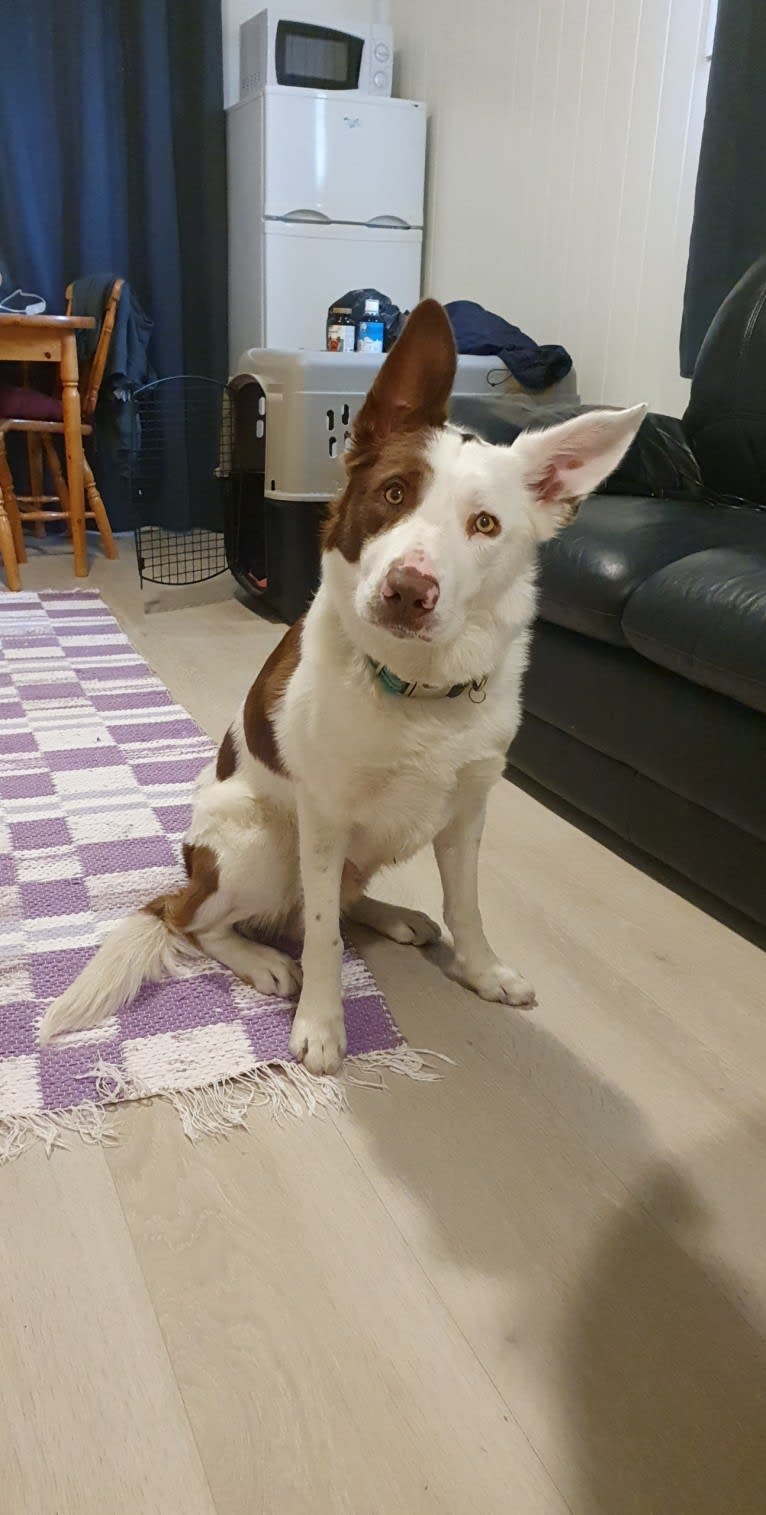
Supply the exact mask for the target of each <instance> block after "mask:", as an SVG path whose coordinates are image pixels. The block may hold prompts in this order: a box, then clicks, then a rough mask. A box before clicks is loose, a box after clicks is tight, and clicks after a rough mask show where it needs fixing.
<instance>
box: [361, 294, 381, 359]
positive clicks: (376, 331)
mask: <svg viewBox="0 0 766 1515" xmlns="http://www.w3.org/2000/svg"><path fill="white" fill-rule="evenodd" d="M384 332H385V327H384V325H383V322H382V321H381V319H380V300H375V299H373V298H370V299H367V300H365V302H364V318H363V319H362V320H361V321H360V322H359V326H358V327H357V333H356V350H357V352H382V351H383V336H384Z"/></svg>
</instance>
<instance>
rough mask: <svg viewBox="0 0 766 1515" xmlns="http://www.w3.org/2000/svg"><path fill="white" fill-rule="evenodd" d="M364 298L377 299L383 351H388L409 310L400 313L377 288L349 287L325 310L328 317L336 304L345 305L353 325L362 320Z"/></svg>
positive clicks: (396, 306)
mask: <svg viewBox="0 0 766 1515" xmlns="http://www.w3.org/2000/svg"><path fill="white" fill-rule="evenodd" d="M365 300H377V301H378V303H379V305H380V320H381V321H382V322H383V351H384V352H388V349H389V348H390V347H393V345H394V342H395V341H396V339H397V337H398V335H399V333H400V331H401V329H402V327H403V325H404V322H405V317H406V316H407V315H409V311H406V312H404V314H403V313H402V311H401V310H400V309H399V306H398V305H394V303H393V301H392V300H389V298H388V295H382V294H381V292H380V290H379V289H350V290H349V291H348V293H347V294H345V295H341V296H340V298H339V299H338V300H333V302H332V305H331V306H330V309H329V310H328V312H327V319H328V321H329V319H330V311H332V310H334V309H335V307H336V306H337V305H341V306H345V307H346V309H348V310H350V311H351V319H352V321H353V323H354V325H355V326H357V325H358V323H359V322H360V321H363V320H364V302H365Z"/></svg>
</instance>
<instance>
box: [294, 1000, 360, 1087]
mask: <svg viewBox="0 0 766 1515" xmlns="http://www.w3.org/2000/svg"><path fill="white" fill-rule="evenodd" d="M290 1051H291V1053H292V1055H293V1057H294V1058H295V1060H296V1062H299V1063H303V1066H304V1068H307V1069H308V1071H309V1073H337V1072H338V1069H339V1068H340V1066H341V1063H342V1062H343V1059H344V1057H345V1055H346V1026H345V1022H344V1019H343V1011H342V1009H339V1010H338V1011H337V1012H334V1013H330V1014H325V1015H317V1014H316V1013H313V1014H312V1013H310V1012H309V1011H307V1010H302V1009H301V1007H300V1004H299V1005H298V1009H297V1010H296V1012H295V1020H294V1021H293V1029H292V1032H291V1035H290Z"/></svg>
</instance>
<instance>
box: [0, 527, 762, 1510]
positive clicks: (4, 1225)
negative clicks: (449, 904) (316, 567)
mask: <svg viewBox="0 0 766 1515" xmlns="http://www.w3.org/2000/svg"><path fill="white" fill-rule="evenodd" d="M89 582H90V584H91V585H92V586H94V587H97V588H99V589H100V590H101V591H102V592H103V594H104V597H105V599H106V600H107V601H108V603H109V604H110V605H111V606H112V608H113V610H114V611H115V613H116V615H117V616H118V618H119V620H120V621H121V623H122V624H123V626H124V627H125V628H126V629H127V631H128V632H129V634H130V636H131V637H132V639H133V641H134V642H135V644H136V646H137V647H138V648H139V649H140V651H141V652H142V653H143V654H144V656H145V657H146V658H147V659H148V661H149V662H150V663H151V664H152V666H153V667H154V668H155V669H156V670H157V672H158V673H159V674H160V676H161V677H162V678H163V679H164V680H165V682H166V683H167V685H168V687H169V688H170V690H171V691H172V693H173V695H174V696H175V697H176V699H178V700H179V701H180V702H181V703H182V704H183V705H185V706H186V707H187V708H188V709H189V710H190V711H191V713H192V714H193V715H194V716H195V717H196V718H197V720H199V721H200V722H201V723H202V725H203V726H205V727H206V728H207V730H208V731H209V732H210V733H211V734H212V735H213V736H215V737H218V736H219V735H220V734H221V732H222V731H223V729H224V727H225V725H226V724H227V722H228V719H229V716H230V713H231V711H232V709H233V707H234V706H235V704H236V702H237V701H238V699H239V698H240V696H241V695H242V693H243V691H244V690H245V688H246V687H247V685H248V684H249V682H250V681H251V679H252V678H253V676H254V673H255V671H256V670H257V668H258V666H259V664H260V662H261V661H262V659H263V657H264V655H265V653H266V652H267V651H268V650H269V648H270V647H271V646H272V645H273V643H274V641H275V640H276V637H277V634H278V632H277V628H275V627H273V626H270V625H268V624H266V623H264V622H262V621H260V620H259V619H258V618H257V617H256V616H254V615H253V614H252V613H251V612H250V611H248V610H247V609H246V608H245V607H244V606H243V605H241V604H239V603H238V602H237V600H236V599H235V598H234V597H233V596H232V595H231V594H230V592H229V586H228V584H227V583H226V582H225V581H219V583H218V584H217V586H214V588H213V591H212V592H213V595H214V596H216V595H217V596H218V598H217V599H215V598H214V601H213V602H212V603H209V604H207V605H206V606H205V605H201V606H200V605H197V606H196V607H194V608H187V609H180V610H172V611H167V610H164V609H163V610H154V611H153V612H152V613H145V609H144V606H143V605H142V598H141V595H140V593H139V590H138V587H137V582H136V578H135V567H134V561H133V555H132V548H131V544H130V543H129V542H126V543H125V544H124V545H123V547H122V557H121V560H120V561H119V562H117V563H105V562H103V561H101V560H98V561H96V563H95V566H94V568H93V572H92V574H91V578H90V581H89ZM24 584H25V587H26V588H30V589H37V588H42V587H46V586H55V587H64V586H71V585H72V584H73V580H72V578H71V566H70V559H69V557H68V555H66V554H64V555H63V556H62V555H61V554H60V553H56V552H55V551H53V550H48V551H47V552H46V553H44V554H38V555H37V556H36V558H35V560H34V561H33V562H32V563H30V565H29V566H28V567H27V568H25V569H24ZM169 600H170V601H173V595H172V593H171V592H166V593H165V595H164V601H165V603H167V602H168V601H169ZM482 883H483V897H484V903H485V912H486V917H487V920H488V923H489V928H490V934H491V936H492V937H493V939H494V941H495V942H496V944H497V946H498V947H499V948H500V949H502V950H503V951H504V952H507V953H508V954H509V955H510V956H512V958H513V961H514V962H515V963H516V964H517V965H518V966H519V968H520V969H521V970H522V971H523V972H524V973H525V974H527V975H528V976H529V977H530V978H531V979H532V980H533V982H534V983H535V985H536V987H537V991H538V995H539V1002H540V1003H539V1008H538V1009H537V1010H536V1011H535V1013H534V1014H532V1015H530V1016H524V1015H522V1014H520V1013H516V1012H513V1011H505V1010H501V1009H500V1008H499V1007H498V1008H495V1007H492V1006H489V1005H485V1004H482V1003H481V1002H479V1001H478V1000H476V999H474V998H473V997H472V996H471V995H469V994H467V993H466V992H464V991H463V990H461V989H460V988H458V987H456V986H455V985H454V984H450V983H448V982H447V980H446V979H445V978H443V977H442V976H441V975H440V973H439V971H438V969H437V967H436V965H435V964H434V963H433V962H432V961H430V960H429V959H428V958H427V957H425V956H423V955H421V954H419V953H418V952H416V951H413V950H412V949H407V948H398V947H396V946H393V945H392V944H390V943H386V942H382V941H380V940H375V939H372V938H366V939H364V942H363V946H364V951H365V953H366V955H367V957H368V960H369V962H370V964H371V965H372V968H373V970H374V972H375V973H376V975H377V977H378V980H379V982H380V983H381V985H382V986H383V988H384V990H385V992H386V994H387V995H388V997H389V1000H390V1003H391V1006H392V1009H393V1012H394V1014H395V1016H396V1019H397V1021H398V1023H399V1025H400V1026H401V1028H402V1030H403V1032H404V1033H405V1035H406V1036H407V1038H408V1039H409V1041H410V1042H411V1043H412V1044H413V1045H414V1046H420V1047H423V1046H425V1047H432V1048H437V1049H439V1050H440V1051H442V1052H445V1053H447V1054H449V1055H450V1056H451V1057H453V1058H454V1059H455V1061H456V1064H457V1066H456V1067H455V1068H453V1069H450V1070H448V1071H447V1073H446V1075H445V1077H444V1079H443V1081H442V1082H441V1083H438V1084H434V1085H418V1084H413V1083H410V1082H409V1081H407V1080H405V1079H399V1080H397V1079H394V1078H391V1079H390V1080H389V1089H388V1092H387V1093H381V1092H376V1091H372V1090H368V1089H355V1090H353V1092H352V1096H351V1111H350V1113H348V1114H346V1115H344V1116H342V1117H340V1118H338V1119H324V1120H311V1121H304V1122H301V1123H298V1122H294V1123H289V1124H286V1125H284V1126H281V1127H280V1126H278V1125H276V1124H274V1123H273V1122H272V1121H271V1120H270V1119H269V1117H268V1116H267V1115H266V1114H265V1113H264V1112H253V1114H252V1116H251V1120H250V1130H249V1132H246V1133H245V1132H243V1133H241V1134H237V1135H234V1136H232V1137H231V1138H230V1139H227V1140H223V1141H219V1142H207V1143H203V1144H201V1145H199V1146H197V1147H192V1146H191V1145H190V1144H189V1143H188V1142H187V1141H186V1140H185V1139H184V1137H183V1136H182V1134H181V1130H180V1127H179V1125H178V1122H177V1120H176V1118H175V1116H174V1115H173V1114H172V1112H169V1111H168V1110H167V1109H165V1108H163V1107H162V1106H160V1105H156V1106H150V1107H148V1108H141V1109H139V1108H132V1109H130V1110H127V1111H124V1112H122V1113H121V1116H120V1119H119V1130H120V1138H121V1140H120V1145H118V1146H114V1147H112V1148H110V1149H107V1150H99V1149H86V1148H83V1147H81V1146H76V1147H74V1148H73V1149H72V1150H71V1151H70V1152H57V1153H56V1154H55V1155H54V1156H53V1157H52V1159H50V1160H49V1161H46V1159H45V1158H44V1157H43V1156H41V1155H40V1153H38V1152H35V1153H32V1154H29V1155H27V1156H26V1157H25V1158H23V1159H21V1160H20V1161H18V1162H17V1163H15V1164H12V1165H10V1166H9V1167H7V1168H5V1169H4V1170H2V1172H0V1488H2V1491H3V1492H2V1497H1V1499H0V1504H1V1505H2V1509H3V1510H4V1511H5V1510H7V1511H8V1515H106V1512H108V1515H155V1512H156V1515H180V1512H183V1515H200V1512H203V1511H204V1512H206V1515H209V1512H214V1511H215V1512H218V1515H255V1512H259V1515H426V1512H429V1515H430V1512H438V1515H543V1512H544V1515H560V1512H562V1511H565V1510H570V1511H573V1512H576V1515H763V1512H764V1510H766V1340H765V1333H766V1202H765V1200H764V1192H765V1190H766V1118H765V1115H764V1090H765V1088H766V987H765V984H764V978H765V975H764V962H763V958H762V956H761V954H760V953H759V952H758V950H757V949H756V948H755V947H754V946H752V945H751V944H749V943H748V942H747V941H745V940H743V939H742V938H740V937H738V936H736V935H735V934H733V933H732V932H731V931H729V930H728V929H726V928H725V927H723V926H722V925H720V924H718V923H717V922H716V921H714V920H712V919H710V918H709V917H708V916H706V915H705V914H703V913H701V912H700V911H699V910H698V909H696V908H695V907H693V906H692V905H690V904H689V903H687V902H686V901H684V900H683V899H682V898H680V897H679V896H677V895H675V894H673V893H672V892H670V891H669V890H668V889H667V888H665V887H663V886H662V885H660V884H658V883H656V882H653V881H652V880H651V879H650V878H648V877H646V876H645V875H643V874H642V873H640V872H638V871H636V870H635V869H634V868H633V867H631V866H630V865H629V864H628V863H626V862H624V861H623V860H621V859H620V858H618V857H616V856H614V855H612V854H611V853H610V852H608V851H606V850H605V849H603V848H602V847H601V846H600V845H599V844H598V843H597V842H595V841H593V840H592V839H590V838H589V837H587V836H585V835H583V834H582V833H581V832H579V831H577V830H576V829H574V828H573V827H572V826H571V825H569V824H567V823H566V822H565V821H563V820H561V819H560V818H559V817H557V816H555V815H553V814H552V813H550V812H549V811H547V810H546V809H544V808H543V807H541V806H540V805H539V804H538V803H536V802H535V801H534V800H532V799H530V798H529V797H528V796H526V795H525V794H523V793H521V792H519V791H518V790H516V789H514V788H513V787H512V786H511V785H510V784H508V783H503V784H501V785H500V786H499V788H498V789H497V791H496V793H495V796H494V799H493V802H492V807H491V816H490V823H489V827H488V833H487V837H486V845H485V850H484V861H483V880H482ZM391 886H392V887H394V888H396V889H397V890H398V891H399V893H400V895H402V896H403V897H405V898H406V899H407V900H409V901H410V902H411V903H416V904H421V905H424V906H425V907H426V908H428V909H430V910H431V911H433V912H437V913H438V894H437V888H436V880H435V872H434V868H433V866H432V864H431V862H430V860H429V859H427V858H422V859H419V860H417V862H416V864H415V865H413V866H411V867H410V868H409V869H408V870H407V872H406V875H405V874H401V875H400V876H399V878H398V880H396V881H394V880H393V879H392V881H391Z"/></svg>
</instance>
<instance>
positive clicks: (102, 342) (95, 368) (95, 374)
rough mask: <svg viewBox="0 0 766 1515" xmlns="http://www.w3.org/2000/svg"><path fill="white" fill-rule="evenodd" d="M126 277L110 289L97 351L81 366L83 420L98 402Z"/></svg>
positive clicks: (69, 293) (68, 297) (69, 299)
mask: <svg viewBox="0 0 766 1515" xmlns="http://www.w3.org/2000/svg"><path fill="white" fill-rule="evenodd" d="M124 283H125V280H124V279H115V281H114V284H113V285H112V287H111V289H110V291H109V298H108V300H107V302H106V305H105V306H104V314H103V316H102V319H101V327H100V330H99V333H98V339H97V341H96V347H95V351H94V353H93V357H92V358H91V360H90V362H89V363H84V364H83V365H82V366H81V368H80V408H81V410H82V418H83V421H88V422H89V421H91V420H92V419H93V414H94V411H95V409H96V405H97V404H98V395H99V390H100V389H101V381H102V379H103V377H104V370H105V368H106V360H107V356H108V353H109V343H110V342H111V340H112V332H113V331H114V322H115V317H116V315H117V306H118V305H119V303H120V296H121V294H122V290H123V285H124ZM66 311H67V315H68V316H71V314H72V286H71V284H68V285H67V290H66Z"/></svg>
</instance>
